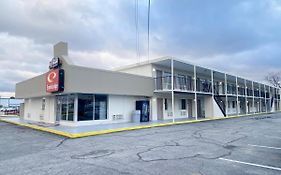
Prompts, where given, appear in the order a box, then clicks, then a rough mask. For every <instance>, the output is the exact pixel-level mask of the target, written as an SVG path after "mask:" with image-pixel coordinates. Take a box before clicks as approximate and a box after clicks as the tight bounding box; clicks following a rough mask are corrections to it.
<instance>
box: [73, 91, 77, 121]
mask: <svg viewBox="0 0 281 175" xmlns="http://www.w3.org/2000/svg"><path fill="white" fill-rule="evenodd" d="M73 117H74V118H73V120H74V122H77V121H78V94H75V98H74V116H73Z"/></svg>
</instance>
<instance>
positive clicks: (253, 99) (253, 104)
mask: <svg viewBox="0 0 281 175" xmlns="http://www.w3.org/2000/svg"><path fill="white" fill-rule="evenodd" d="M254 92H255V89H254V82H253V81H252V101H253V103H252V110H254V108H255V96H254ZM254 113H255V112H254Z"/></svg>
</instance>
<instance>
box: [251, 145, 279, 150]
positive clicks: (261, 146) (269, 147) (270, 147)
mask: <svg viewBox="0 0 281 175" xmlns="http://www.w3.org/2000/svg"><path fill="white" fill-rule="evenodd" d="M248 145H249V146H253V147H260V148H268V149H277V150H281V148H278V147H272V146H263V145H252V144H248Z"/></svg>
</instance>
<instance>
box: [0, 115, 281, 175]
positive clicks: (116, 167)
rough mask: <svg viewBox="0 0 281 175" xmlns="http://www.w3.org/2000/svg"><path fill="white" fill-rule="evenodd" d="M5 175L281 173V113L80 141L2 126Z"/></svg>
mask: <svg viewBox="0 0 281 175" xmlns="http://www.w3.org/2000/svg"><path fill="white" fill-rule="evenodd" d="M0 174H9V175H11V174H18V175H23V174H34V175H41V174H60V175H62V174H73V175H74V174H98V175H103V174H106V175H107V174H110V175H112V174H161V175H163V174H177V175H179V174H192V175H200V174H201V175H203V174H204V175H206V174H210V175H218V174H220V175H224V174H225V175H226V174H227V175H238V174H243V175H247V174H255V175H258V174H260V175H264V174H267V175H273V174H281V113H277V114H268V115H260V116H252V117H242V118H234V119H227V120H218V121H208V122H200V123H192V124H184V125H174V126H168V127H156V128H151V129H143V130H135V131H126V132H119V133H112V134H107V135H99V136H92V137H85V138H80V139H66V138H64V137H61V136H57V135H53V134H49V133H44V132H40V131H35V130H32V129H29V128H24V127H20V126H16V125H12V124H8V123H3V122H0Z"/></svg>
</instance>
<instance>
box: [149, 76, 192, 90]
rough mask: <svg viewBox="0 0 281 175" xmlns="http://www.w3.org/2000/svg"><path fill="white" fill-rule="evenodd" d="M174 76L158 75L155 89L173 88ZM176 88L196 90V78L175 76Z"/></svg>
mask: <svg viewBox="0 0 281 175" xmlns="http://www.w3.org/2000/svg"><path fill="white" fill-rule="evenodd" d="M171 77H172V76H165V77H156V78H154V81H155V90H171V89H172V79H171ZM174 90H181V91H194V80H193V79H192V78H191V77H183V76H174Z"/></svg>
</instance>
